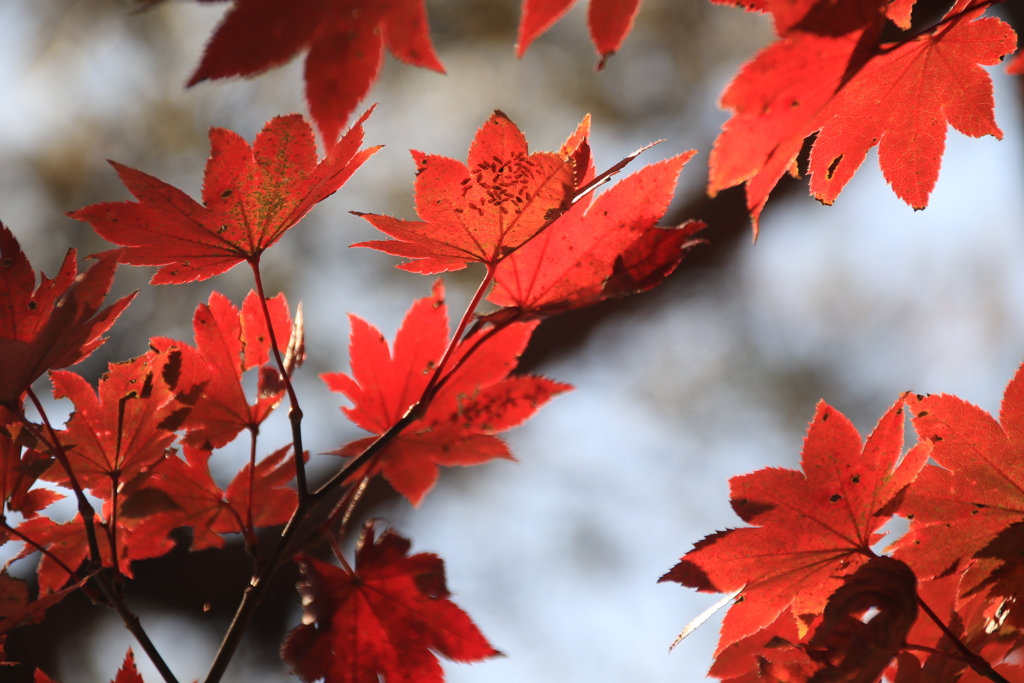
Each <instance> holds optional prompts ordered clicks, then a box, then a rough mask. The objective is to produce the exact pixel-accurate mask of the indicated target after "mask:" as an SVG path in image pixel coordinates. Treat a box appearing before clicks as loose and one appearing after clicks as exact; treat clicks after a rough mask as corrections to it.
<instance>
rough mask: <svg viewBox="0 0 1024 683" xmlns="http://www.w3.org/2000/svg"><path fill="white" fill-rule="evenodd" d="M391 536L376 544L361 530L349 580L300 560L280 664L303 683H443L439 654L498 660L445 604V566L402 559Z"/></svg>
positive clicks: (420, 558)
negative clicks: (295, 618)
mask: <svg viewBox="0 0 1024 683" xmlns="http://www.w3.org/2000/svg"><path fill="white" fill-rule="evenodd" d="M409 547H410V543H409V541H408V540H407V539H405V538H402V537H401V536H399V535H398V534H396V533H394V532H393V531H390V530H388V531H385V532H384V533H383V534H381V536H380V538H379V539H376V541H375V540H374V532H373V527H372V526H367V528H366V529H365V530H364V532H363V536H362V537H361V538H360V542H359V545H358V547H357V548H356V563H355V574H350V573H348V572H347V571H345V570H344V569H341V568H339V567H335V566H334V565H331V564H327V563H325V562H321V561H319V560H315V559H313V558H310V557H303V558H302V559H301V560H300V567H301V568H302V573H303V581H302V583H301V584H300V585H299V591H300V592H301V593H302V596H303V600H302V604H303V619H302V622H303V623H302V625H300V626H298V627H296V628H295V630H293V631H292V632H291V633H289V634H288V637H287V638H285V641H284V644H283V645H282V646H281V657H282V658H283V659H284V661H285V662H286V663H287V664H288V665H289V666H290V667H291V670H292V671H293V672H294V673H296V674H297V675H298V676H299V678H301V679H302V680H303V681H307V682H311V681H314V680H317V679H323V680H324V683H367V682H368V681H376V680H378V677H382V678H383V680H385V681H388V682H392V681H393V682H397V681H405V682H407V683H441V682H442V681H443V680H444V678H443V676H442V672H441V665H440V664H439V663H438V661H437V656H436V655H435V654H434V653H438V654H440V655H442V656H444V657H446V658H447V659H451V660H453V661H456V662H474V661H479V660H481V659H485V658H487V657H493V656H495V655H497V654H499V652H498V651H497V650H495V649H494V648H493V647H491V645H490V644H489V643H488V642H487V640H486V639H485V638H484V636H483V635H482V634H481V633H480V630H479V629H478V628H477V627H476V625H475V624H473V622H472V621H471V620H470V618H469V616H467V615H466V613H465V612H463V611H462V610H461V609H459V608H458V607H457V606H456V605H455V604H454V603H453V602H451V601H450V600H449V599H448V597H449V595H450V594H449V593H448V589H447V587H446V585H445V575H444V562H443V561H442V560H441V558H439V557H437V556H436V555H433V554H430V553H418V554H416V555H412V556H408V552H409Z"/></svg>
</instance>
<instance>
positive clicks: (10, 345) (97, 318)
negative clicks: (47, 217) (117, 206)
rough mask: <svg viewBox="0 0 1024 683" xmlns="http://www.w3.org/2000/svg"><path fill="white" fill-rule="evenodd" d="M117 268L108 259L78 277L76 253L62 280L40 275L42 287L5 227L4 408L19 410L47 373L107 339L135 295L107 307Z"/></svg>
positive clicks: (1, 313)
mask: <svg viewBox="0 0 1024 683" xmlns="http://www.w3.org/2000/svg"><path fill="white" fill-rule="evenodd" d="M116 268H117V262H116V261H115V259H113V258H110V257H106V258H102V259H100V260H99V261H98V262H97V263H96V264H95V265H93V266H92V267H91V268H89V270H88V271H86V272H85V273H82V274H81V275H78V276H76V272H77V270H78V268H77V265H76V261H75V250H74V249H71V250H69V251H68V253H67V256H66V257H65V258H64V263H63V265H62V266H61V268H60V272H59V273H57V276H56V277H55V278H53V279H52V280H51V279H49V278H47V277H46V276H45V275H40V282H39V286H38V287H36V286H35V284H36V276H35V272H34V271H33V270H32V266H31V265H30V264H29V262H28V259H27V258H26V257H25V254H24V252H22V250H21V246H20V245H19V244H18V240H17V239H15V237H14V235H13V234H11V231H10V230H8V229H7V227H6V226H4V225H3V224H0V405H3V406H7V407H9V408H11V409H12V410H15V411H17V410H18V409H20V407H21V396H22V394H23V393H24V392H25V391H26V390H27V389H28V388H29V387H30V386H31V385H32V382H34V381H35V380H36V379H38V378H39V377H40V376H41V375H42V374H43V373H44V372H46V371H47V370H50V369H52V368H63V367H67V366H69V365H74V364H75V363H77V362H79V361H80V360H82V359H84V358H86V357H87V356H88V355H89V354H90V353H92V352H93V351H94V350H95V349H96V347H98V346H99V345H100V344H102V343H103V342H104V341H105V339H104V337H103V336H102V335H103V333H104V332H106V331H107V330H108V329H110V326H111V325H113V324H114V321H115V320H117V317H118V316H119V315H121V311H123V310H124V309H125V307H126V306H127V305H128V304H129V302H131V300H132V298H133V297H134V296H135V294H134V293H133V294H129V295H128V296H126V297H123V298H121V299H118V300H117V301H116V302H114V303H113V304H111V305H110V306H108V307H106V308H102V309H101V306H102V305H103V299H104V297H105V296H106V295H107V292H108V291H110V285H111V284H112V283H113V280H114V270H115V269H116Z"/></svg>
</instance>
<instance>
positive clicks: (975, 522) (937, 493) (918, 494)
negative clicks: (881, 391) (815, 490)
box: [896, 366, 1024, 591]
mask: <svg viewBox="0 0 1024 683" xmlns="http://www.w3.org/2000/svg"><path fill="white" fill-rule="evenodd" d="M907 405H908V406H909V408H910V410H911V412H912V413H913V414H914V418H913V424H914V429H915V430H916V431H917V434H918V438H919V439H921V440H922V441H923V442H926V443H929V444H931V447H932V458H933V459H934V460H935V462H936V463H937V464H938V466H929V467H925V468H924V470H923V471H922V472H921V475H920V476H919V477H918V480H917V481H916V482H915V483H914V486H913V487H911V488H910V490H909V491H908V492H907V495H906V498H905V499H904V501H903V504H902V505H901V506H900V514H902V515H905V516H908V517H910V518H911V523H910V529H909V531H908V533H907V534H906V535H905V536H904V537H903V538H901V539H900V541H899V546H900V548H899V550H898V551H897V553H896V556H897V557H899V558H900V559H902V560H904V561H905V562H907V563H908V564H909V565H910V566H911V567H913V568H914V571H916V572H917V573H918V575H919V576H921V577H922V578H930V577H932V576H937V575H940V574H943V573H945V572H947V571H949V570H950V569H953V568H960V569H963V568H965V566H966V564H968V563H971V562H972V558H974V557H975V556H978V558H977V559H974V560H973V563H974V565H975V566H974V567H973V568H972V572H971V573H970V574H969V575H968V577H967V578H965V585H964V586H963V588H962V589H963V590H965V591H966V590H969V589H971V588H974V587H975V586H977V585H978V583H980V582H981V581H982V580H984V579H985V578H986V577H987V576H988V574H989V573H991V572H992V571H993V570H995V569H997V568H999V567H1001V566H1003V565H1004V563H1008V564H1017V563H1019V562H1020V560H1019V559H1018V557H1019V548H1020V543H1021V533H1020V527H1021V525H1020V523H1021V522H1022V521H1024V494H1022V493H1021V491H1022V490H1024V471H1022V470H1021V468H1020V466H1019V463H1020V461H1021V454H1022V452H1024V366H1022V367H1021V368H1018V370H1017V373H1016V374H1015V375H1014V378H1013V380H1012V381H1011V382H1010V383H1009V385H1008V386H1007V387H1006V392H1005V394H1004V395H1003V402H1002V405H1001V407H1000V413H999V421H998V422H997V421H996V420H995V418H993V417H992V416H991V415H989V414H988V413H987V412H985V411H984V410H982V409H981V408H978V407H977V406H974V405H971V404H970V403H967V402H966V401H963V400H962V399H959V398H957V397H956V396H950V395H947V394H936V395H932V396H913V395H911V396H908V397H907ZM1001 536H1002V537H1001ZM990 546H991V547H990ZM1000 548H1001V549H1002V550H1003V552H994V551H996V550H999V549H1000ZM1007 551H1009V552H1007Z"/></svg>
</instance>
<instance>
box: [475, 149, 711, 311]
mask: <svg viewBox="0 0 1024 683" xmlns="http://www.w3.org/2000/svg"><path fill="white" fill-rule="evenodd" d="M695 153H696V152H693V151H690V152H686V153H684V154H680V155H678V156H675V157H673V158H671V159H666V160H665V161H661V162H658V163H655V164H651V165H650V166H647V167H645V168H643V169H641V170H640V171H638V172H636V173H634V174H633V175H631V176H629V177H627V178H625V179H624V180H622V181H620V182H619V183H618V184H616V185H615V186H614V187H612V188H611V189H610V190H608V191H607V192H605V193H603V194H602V195H600V196H599V197H598V198H597V199H596V201H591V197H592V195H587V196H586V197H584V198H582V199H581V200H580V201H578V202H576V203H575V204H574V205H573V207H572V208H571V209H569V211H567V212H566V213H565V215H563V216H562V217H561V218H560V219H559V220H558V221H557V222H556V223H554V224H552V225H551V226H550V227H549V228H547V229H546V230H545V231H544V232H543V233H541V234H540V235H538V236H537V238H536V239H533V240H531V241H530V242H529V243H528V244H526V245H524V246H523V247H522V248H521V249H519V250H517V251H516V252H515V253H513V254H512V255H511V256H509V257H508V258H506V259H505V260H504V261H502V262H501V263H500V264H499V265H498V268H497V270H496V272H495V278H494V279H495V285H494V289H493V290H492V291H491V293H490V295H489V296H488V300H489V301H491V302H492V303H495V304H497V305H499V306H505V307H512V308H516V309H518V311H519V312H520V315H522V316H526V317H529V316H533V315H552V314H555V313H560V312H562V311H566V310H570V309H573V308H580V307H582V306H589V305H591V304H594V303H597V302H598V301H602V300H603V299H606V298H608V297H610V296H623V295H625V294H631V293H633V292H638V291H645V290H647V289H650V288H651V287H653V286H655V285H657V284H658V283H660V282H661V281H662V280H664V278H665V277H667V276H668V275H669V274H670V273H671V272H672V271H673V270H675V268H676V266H678V265H679V262H680V261H681V260H682V258H683V255H684V254H685V253H686V252H687V251H688V250H689V249H690V248H691V247H693V246H695V245H696V244H699V243H700V242H699V240H694V239H692V237H693V235H694V234H695V233H696V232H697V231H699V230H701V229H703V228H704V227H705V226H704V224H703V223H701V222H699V221H690V222H688V223H687V224H685V225H683V226H682V227H680V228H677V229H673V228H657V227H655V224H656V223H657V222H658V220H659V219H660V218H661V217H662V216H663V215H664V214H665V211H666V210H667V209H668V205H669V202H670V201H671V200H672V195H673V194H674V192H675V186H676V179H677V178H678V176H679V172H680V171H681V170H682V168H683V165H684V164H685V163H686V162H687V161H688V160H689V159H690V158H691V157H692V156H693V155H694V154H695ZM499 315H500V314H499Z"/></svg>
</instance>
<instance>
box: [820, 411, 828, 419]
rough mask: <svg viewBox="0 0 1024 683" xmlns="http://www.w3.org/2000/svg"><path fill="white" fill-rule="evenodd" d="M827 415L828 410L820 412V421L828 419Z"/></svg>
mask: <svg viewBox="0 0 1024 683" xmlns="http://www.w3.org/2000/svg"><path fill="white" fill-rule="evenodd" d="M828 416H829V413H828V411H826V412H825V413H823V414H822V416H821V421H822V422H825V421H826V420H828Z"/></svg>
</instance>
